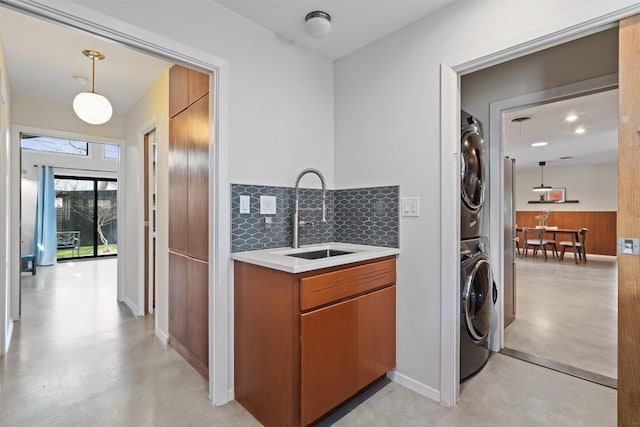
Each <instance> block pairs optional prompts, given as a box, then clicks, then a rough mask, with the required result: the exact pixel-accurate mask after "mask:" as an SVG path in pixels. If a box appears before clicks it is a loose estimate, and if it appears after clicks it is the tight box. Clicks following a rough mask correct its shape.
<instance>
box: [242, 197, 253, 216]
mask: <svg viewBox="0 0 640 427" xmlns="http://www.w3.org/2000/svg"><path fill="white" fill-rule="evenodd" d="M240 213H241V214H248V213H251V196H249V195H246V194H242V195H241V196H240Z"/></svg>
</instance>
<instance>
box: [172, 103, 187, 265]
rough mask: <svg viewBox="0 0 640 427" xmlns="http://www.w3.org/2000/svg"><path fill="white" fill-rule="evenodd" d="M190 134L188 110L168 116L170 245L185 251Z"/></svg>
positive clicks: (176, 250) (178, 250)
mask: <svg viewBox="0 0 640 427" xmlns="http://www.w3.org/2000/svg"><path fill="white" fill-rule="evenodd" d="M188 135H189V122H188V115H187V114H186V112H182V113H180V114H178V115H177V116H175V117H173V118H171V119H170V120H169V249H170V250H173V251H175V252H179V253H186V252H187V248H188V241H189V234H188V226H187V225H188V218H187V212H186V210H187V209H186V207H187V205H188V199H189V197H188V184H189V180H188V174H187V167H188V155H187V149H188Z"/></svg>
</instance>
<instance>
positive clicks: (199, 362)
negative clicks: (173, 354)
mask: <svg viewBox="0 0 640 427" xmlns="http://www.w3.org/2000/svg"><path fill="white" fill-rule="evenodd" d="M187 265H188V269H187V277H188V280H187V283H188V285H187V286H188V291H187V310H188V317H187V334H188V348H189V352H190V355H191V362H192V363H191V364H192V365H193V366H194V367H195V368H196V370H197V371H198V372H200V374H201V375H202V376H203V377H205V379H206V380H209V368H208V367H209V264H208V263H206V262H201V261H197V260H194V259H189V260H188V263H187Z"/></svg>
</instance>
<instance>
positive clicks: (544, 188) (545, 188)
mask: <svg viewBox="0 0 640 427" xmlns="http://www.w3.org/2000/svg"><path fill="white" fill-rule="evenodd" d="M546 164H547V162H538V165H539V166H540V185H536V186H535V187H533V191H551V188H552V187H550V186H548V185H544V166H545V165H546Z"/></svg>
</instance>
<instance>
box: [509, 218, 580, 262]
mask: <svg viewBox="0 0 640 427" xmlns="http://www.w3.org/2000/svg"><path fill="white" fill-rule="evenodd" d="M525 228H526V229H528V230H533V231H538V230H540V229H543V230H544V233H550V234H552V236H553V237H552V238H551V239H550V240H554V241H555V240H556V236H557V235H558V234H563V235H568V236H569V237H570V239H571V242H572V244H573V257H574V259H575V261H576V264H578V246H577V244H576V243H578V242H579V237H578V236H579V234H580V230H579V229H573V228H558V227H551V226H546V227H541V226H535V227H516V233H522V232H524V229H525ZM544 255H545V259H546V256H547V252H546V250H545V252H544ZM582 262H586V260H582Z"/></svg>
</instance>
